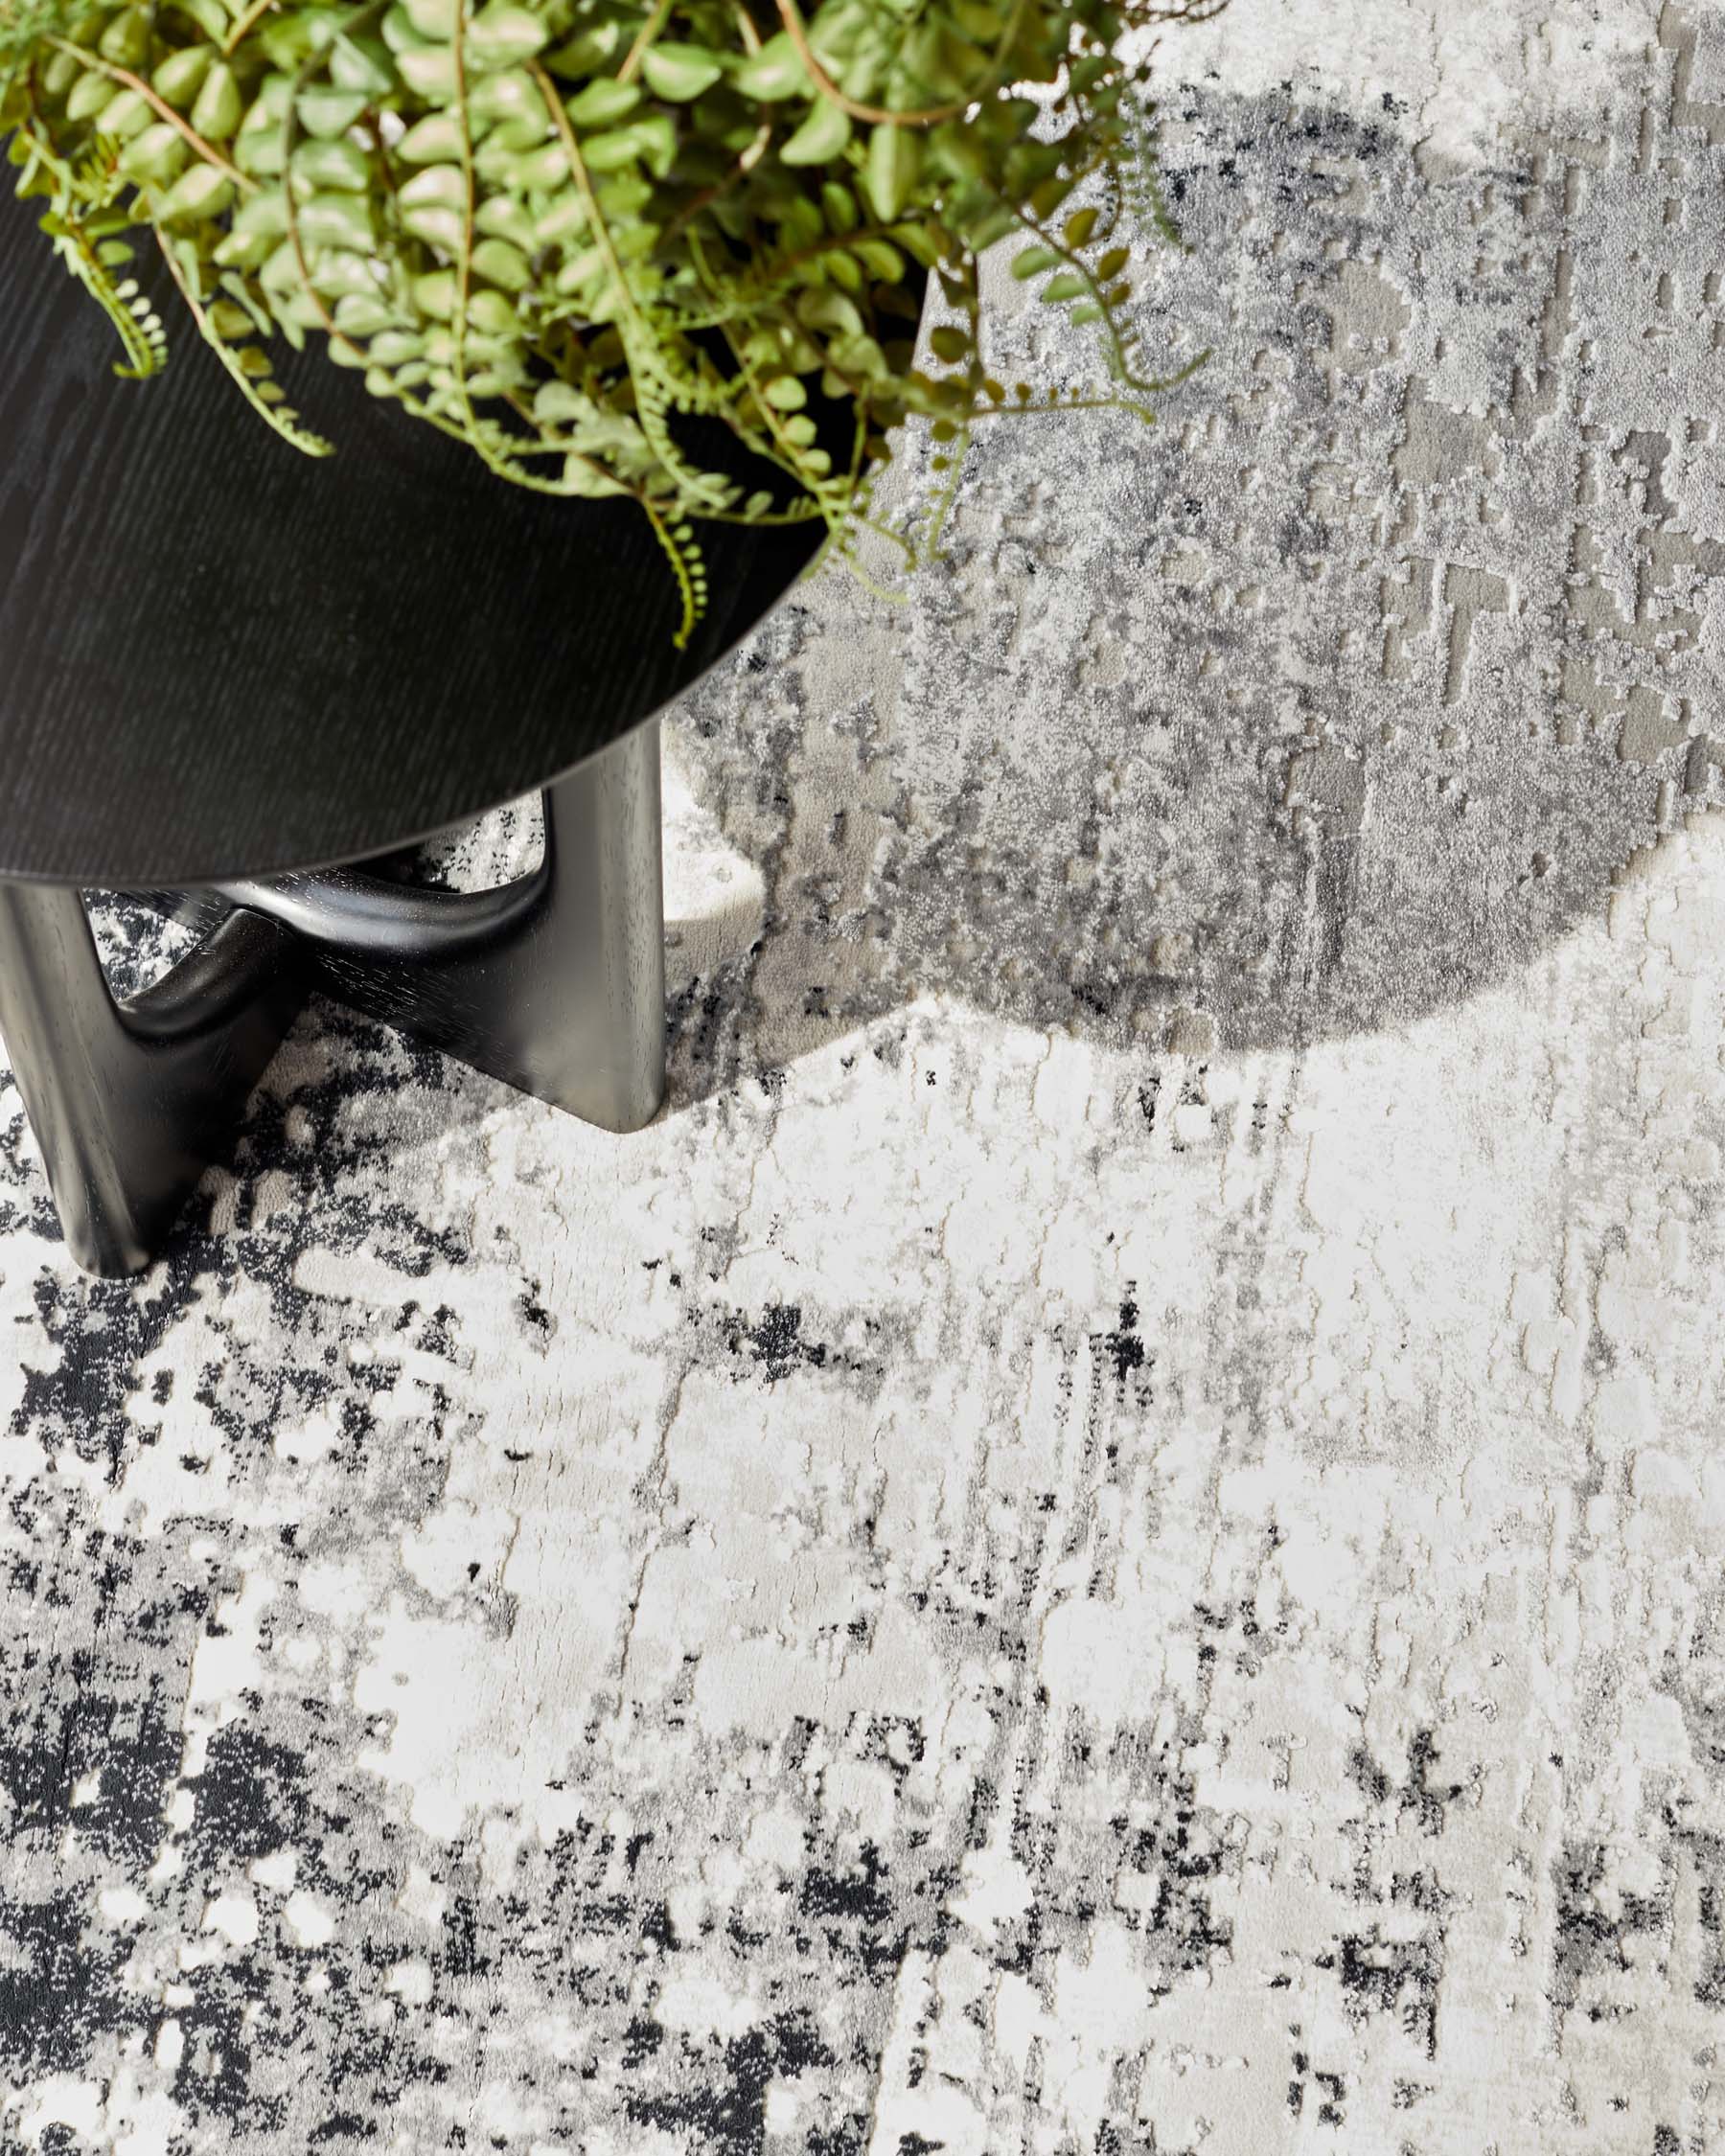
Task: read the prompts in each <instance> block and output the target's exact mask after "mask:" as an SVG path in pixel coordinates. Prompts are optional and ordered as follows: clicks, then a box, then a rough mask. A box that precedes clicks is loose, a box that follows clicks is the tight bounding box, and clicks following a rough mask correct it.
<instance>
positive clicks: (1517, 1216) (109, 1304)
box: [0, 0, 1725, 2156]
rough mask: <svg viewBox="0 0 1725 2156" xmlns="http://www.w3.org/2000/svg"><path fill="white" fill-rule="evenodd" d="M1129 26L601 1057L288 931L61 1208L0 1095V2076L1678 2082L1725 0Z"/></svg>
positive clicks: (1688, 1857) (1616, 2126) (1593, 2098)
mask: <svg viewBox="0 0 1725 2156" xmlns="http://www.w3.org/2000/svg"><path fill="white" fill-rule="evenodd" d="M1160 64H1161V80H1162V82H1163V84H1164V92H1165V95H1164V100H1163V107H1162V113H1163V122H1164V136H1163V141H1164V153H1165V158H1166V165H1167V172H1168V179H1169V188H1170V193H1171V196H1172V201H1173V207H1174V209H1175V211H1176V214H1177V215H1178V217H1179V218H1180V221H1181V223H1182V225H1183V227H1184V231H1185V234H1186V236H1187V238H1188V240H1189V241H1191V251H1190V252H1189V253H1187V254H1184V255H1177V254H1174V253H1172V252H1167V253H1164V254H1162V255H1161V256H1160V257H1159V258H1158V260H1157V264H1156V267H1155V270H1154V273H1153V274H1152V275H1150V276H1148V277H1147V278H1146V279H1145V280H1144V282H1143V286H1142V292H1141V297H1140V300H1139V302H1138V305H1139V307H1140V308H1141V310H1142V313H1143V316H1144V319H1145V322H1146V327H1147V332H1148V338H1149V344H1150V347H1151V349H1152V350H1153V351H1155V350H1162V351H1165V352H1166V354H1167V355H1168V356H1169V358H1170V359H1171V360H1173V361H1175V362H1181V361H1184V359H1186V358H1189V357H1191V356H1193V355H1194V354H1195V353H1196V352H1197V351H1199V350H1201V349H1202V348H1204V347H1206V346H1208V347H1210V348H1211V351H1212V357H1211V359H1210V361H1209V362H1208V364H1207V367H1206V368H1205V369H1204V370H1203V371H1202V372H1201V373H1200V374H1199V375H1198V376H1197V377H1195V378H1194V379H1193V380H1192V382H1191V383H1190V384H1189V385H1188V386H1187V387H1186V388H1184V389H1183V390H1182V391H1181V392H1180V393H1179V394H1178V395H1177V396H1176V397H1173V398H1171V399H1169V400H1168V401H1166V403H1165V404H1164V407H1163V412H1162V418H1161V424H1160V425H1159V426H1158V427H1157V428H1156V429H1155V430H1154V431H1146V430H1144V429H1142V428H1139V427H1138V426H1136V425H1135V424H1133V423H1131V422H1129V421H1126V420H1123V419H1119V418H1116V417H1114V416H1111V415H1106V414H1102V415H1085V416H1080V417H1075V418H1072V419H1069V420H1067V421H1065V422H1063V423H1061V424H1046V423H1041V422H1027V423H1024V424H1001V425H1000V426H999V427H997V428H995V429H994V430H993V431H992V432H989V433H988V434H987V438H986V440H985V441H983V442H982V443H981V444H980V445H979V447H978V449H977V453H976V455H975V458H974V461H973V463H972V465H971V467H970V470H969V472H968V476H967V478H966V481H965V485H964V489H963V492H962V494H961V496H960V499H959V502H958V504H957V508H956V512H955V515H954V521H953V526H952V530H951V533H950V538H949V545H948V551H947V558H946V560H945V562H944V563H943V564H942V565H941V566H939V567H937V568H935V569H933V570H931V572H929V573H928V574H927V575H926V576H925V577H924V578H923V579H922V580H921V581H920V582H919V583H918V584H917V585H915V586H914V587H913V589H912V591H911V593H910V596H909V599H908V603H907V604H904V605H896V606H895V605H890V604H887V603H885V601H883V600H882V599H880V598H878V597H876V596H874V595H871V594H870V593H869V592H868V591H866V590H864V589H863V588H862V586H860V585H857V584H855V583H854V582H852V581H850V580H848V579H847V578H846V577H845V576H844V575H843V573H842V572H839V573H835V574H823V576H822V577H821V578H820V579H819V580H818V581H816V582H815V583H814V584H811V585H805V586H802V587H800V588H799V589H798V590H797V591H796V592H795V593H794V594H793V597H792V600H791V602H790V603H789V604H788V605H787V606H786V607H785V608H783V609H782V610H781V611H780V612H779V613H778V614H777V615H776V616H774V617H773V618H772V619H771V620H770V623H769V624H768V625H767V626H766V627H765V628H764V629H763V630H762V631H761V632H760V633H759V634H758V635H757V636H756V637H755V638H754V639H753V641H752V642H751V644H750V645H749V646H748V647H747V649H746V650H745V651H743V652H742V653H740V654H738V655H737V657H736V658H735V660H734V661H732V662H729V663H727V664H726V665H725V666H724V668H723V669H722V670H721V671H720V673H719V674H718V675H717V676H715V677H712V678H710V679H709V680H708V681H707V682H706V683H705V684H703V685H702V686H701V688H700V689H699V690H698V691H697V692H696V693H694V694H693V695H691V696H690V697H689V698H688V699H687V700H686V701H685V702H684V703H683V704H682V705H681V706H680V707H679V709H678V712H677V714H676V715H675V718H674V720H673V722H671V723H670V725H669V727H668V732H667V747H666V754H667V767H668V789H669V799H670V803H671V815H670V824H669V830H668V839H667V856H668V895H669V905H670V910H671V913H672V915H673V916H674V920H675V927H674V929H673V948H672V951H671V961H670V962H671V975H672V991H673V1000H672V1013H671V1019H672V1087H671V1097H670V1100H669V1103H668V1105H667V1107H666V1110H665V1112H663V1114H662V1115H661V1116H660V1117H659V1119H658V1120H657V1121H656V1122H655V1124H653V1125H652V1126H651V1127H650V1128H649V1129H648V1130H646V1131H645V1132H643V1133H641V1134H639V1135H635V1136H632V1137H629V1138H625V1139H613V1138H610V1137H607V1136H605V1135H601V1134H598V1133H595V1132H593V1131H590V1130H587V1129H586V1128H585V1127H583V1126H582V1125H580V1124H578V1123H575V1122H572V1121H570V1120H568V1119H566V1118H563V1117H560V1116H558V1115H556V1114H555V1113H553V1112H551V1111H550V1110H548V1109H545V1108H542V1107H540V1106H539V1105H538V1104H536V1103H534V1102H531V1101H526V1100H523V1099H521V1098H519V1097H517V1096H516V1095H514V1094H512V1093H510V1092H508V1091H507V1090H506V1089H503V1088H501V1087H499V1086H497V1085H495V1084H493V1083H491V1082H489V1081H486V1080H484V1079H481V1078H479V1077H476V1076H474V1075H472V1073H469V1072H465V1071H463V1070H462V1069H460V1068H458V1067H455V1066H453V1065H451V1064H449V1063H447V1062H445V1061H443V1060H442V1059H441V1058H439V1057H438V1056H436V1055H434V1054H431V1053H428V1052H426V1051H423V1050H420V1049H417V1048H416V1047H414V1046H413V1045H412V1044H409V1043H407V1042H405V1041H404V1040H403V1039H402V1038H400V1037H398V1036H396V1035H394V1034H391V1033H388V1032H386V1031H384V1030H382V1029H380V1028H379V1027H376V1026H373V1025H370V1024H368V1023H365V1022H363V1021H359V1020H357V1019H355V1018H353V1017H351V1016H348V1015H344V1014H341V1013H338V1012H335V1011H334V1010H330V1009H326V1008H322V1007H319V1008H316V1009H314V1010H312V1011H311V1012H309V1013H308V1014H307V1015H306V1017H305V1018H304V1019H303V1020H302V1021H301V1022H300V1024H299V1025H298V1027H297V1028H296V1030H295V1032H294V1034H293V1035H292V1037H291V1038H290V1040H289V1042H288V1045H287V1047H286V1049H285V1051H284V1052H283V1054H282V1055H281V1057H280V1058H279V1060H278V1061H277V1063H276V1064H275V1066H274V1067H273V1068H272V1070H271V1072H270V1073H269V1075H268V1078H267V1080H266V1082H265V1086H264V1088H263V1089H262V1091H261V1093H260V1095H259V1097H258V1099H257V1101H256V1104H255V1110H254V1114H253V1117H252V1121H251V1124H250V1128H249V1135H248V1136H247V1138H246V1141H245V1143H244V1146H243V1148H242V1153H241V1155H240V1157H239V1159H238V1161H237V1164H236V1165H235V1167H234V1168H233V1169H232V1171H231V1172H230V1171H225V1170H224V1171H220V1172H212V1174H211V1175H210V1176H209V1178H208V1179H207V1180H206V1182H205V1184H204V1186H203V1188H202V1191H201V1193H200V1197H199V1201H198V1204H197V1206H196V1209H195V1216H194V1218H193V1220H192V1222H191V1224H190V1227H189V1230H188V1232H187V1234H186V1235H185V1236H184V1237H183V1238H182V1240H181V1241H180V1243H179V1244H178V1245H177V1246H176V1248H175V1249H174V1250H173V1253H172V1254H171V1255H170V1256H169V1257H167V1258H166V1259H165V1260H164V1261H163V1262H162V1263H160V1264H159V1265H158V1266H157V1267H156V1268H155V1269H154V1270H152V1271H151V1272H150V1273H149V1274H147V1275H145V1276H144V1277H143V1278H142V1279H141V1280H139V1281H137V1282H135V1283H129V1284H124V1285H114V1284H98V1283H93V1282H90V1281H88V1280H86V1279H84V1278H82V1277H81V1275H79V1274H78V1273H76V1272H75V1271H74V1270H73V1269H72V1268H71V1266H70V1265H69V1263H68V1262H67V1260H66V1258H65V1255H64V1252H63V1250H62V1248H61V1246H60V1244H59V1242H58V1237H57V1234H56V1231H55V1228H54V1224H53V1216H52V1213H51V1210H50V1208H49V1205H48V1203H47V1198H46V1192H45V1187H44V1184H43V1181H42V1179H41V1175H40V1171H39V1167H38V1164H37V1159H36V1156H35V1152H34V1146H33V1143H32V1141H31V1139H30V1137H29V1135H28V1132H27V1130H26V1127H25V1124H24V1120H23V1116H22V1112H21V1110H20V1108H19V1105H18V1100H17V1095H16V1092H15V1090H14V1089H12V1088H11V1086H10V1084H9V1085H8V1086H7V1087H6V1088H5V1089H4V1090H0V1337H3V1340H4V1351H3V1352H0V1496H3V1498H4V1503H3V1506H0V1581H3V1583H4V1584H3V1586H0V2147H3V2148H5V2149H6V2150H7V2151H9V2152H10V2151H12V2150H28V2151H33V2152H34V2151H41V2152H43V2156H95V2152H101V2156H217V2152H221V2156H265V2152H269V2156H276V2152H288V2151H291V2152H293V2156H302V2152H311V2151H316V2152H320V2156H430V2152H433V2151H445V2150H450V2151H454V2150H464V2151H470V2152H478V2151H494V2150H495V2151H503V2152H507V2156H684V2152H688V2156H694V2152H697V2151H700V2152H702V2156H780V2152H785V2156H790V2152H792V2151H795V2152H797V2156H935V2152H943V2156H985V2152H989V2156H992V2152H1001V2156H1017V2152H1021V2151H1023V2152H1026V2156H1029V2152H1035V2156H1197V2152H1199V2151H1203V2152H1204V2156H1279V2152H1283V2151H1286V2152H1289V2156H1293V2152H1296V2151H1307V2150H1322V2151H1326V2152H1328V2151H1334V2152H1337V2156H1526V2152H1529V2151H1551V2152H1553V2156H1559V2152H1560V2156H1709V2152H1714V2151H1717V2150H1719V2149H1721V2148H1725V1571H1722V1568H1721V1550H1722V1549H1725V1412H1722V1410H1725V1386H1722V1382H1721V1375H1720V1371H1721V1358H1722V1355H1725V1247H1722V1245H1725V1210H1722V1207H1721V1199H1722V1197H1725V1180H1722V1171H1721V1162H1722V1154H1721V1148H1722V1146H1725V1062H1722V1049H1725V994H1722V990H1725V815H1721V814H1719V813H1718V806H1717V805H1718V804H1719V802H1720V797H1721V768H1720V767H1721V765H1722V764H1725V709H1722V708H1721V699H1720V681H1721V669H1722V667H1725V441H1722V440H1721V423H1722V421H1725V352H1722V349H1721V348H1722V347H1725V11H1721V10H1719V9H1717V8H1715V7H1713V6H1710V5H1705V4H1703V0H1687V4H1671V5H1662V4H1661V0H1645V4H1644V0H1590V4H1585V5H1584V4H1582V0H1498V4H1495V5H1484V4H1483V0H1450V4H1447V5H1438V4H1437V0H1348V4H1346V5H1344V4H1342V0H1285V4H1277V0H1236V4H1235V6H1234V8H1233V9H1232V11H1230V14H1228V15H1227V16H1225V17H1223V18H1222V19H1221V20H1220V21H1218V22H1217V23H1215V24H1214V25H1212V26H1210V27H1207V28H1206V29H1204V30H1202V31H1194V32H1191V33H1188V34H1184V35H1175V34H1169V35H1168V36H1167V37H1166V38H1165V39H1164V41H1163V45H1162V48H1161V63H1160ZM996 285H997V287H998V290H997V296H998V299H999V302H1000V310H1001V314H1002V316H1003V326H1002V328H1001V331H1000V336H1001V340H1002V351H1003V355H1004V364H1005V365H1008V366H1011V367H1012V368H1013V369H1015V370H1016V371H1022V372H1024V373H1026V374H1032V375H1034V376H1035V377H1036V378H1039V379H1043V380H1048V379H1057V380H1069V381H1072V382H1074V383H1079V382H1084V381H1086V380H1089V379H1090V378H1092V375H1093V371H1094V362H1093V359H1092V356H1091V354H1090V351H1089V348H1088V347H1087V346H1085V345H1084V344H1083V342H1082V340H1081V337H1080V336H1078V335H1075V334H1073V333H1071V332H1069V330H1067V329H1066V328H1064V327H1063V326H1062V325H1061V324H1060V323H1058V322H1057V321H1055V320H1053V319H1052V317H1051V314H1050V313H1049V311H1048V310H1042V311H1038V310H1035V309H1034V308H1033V307H1032V306H1031V305H1030V304H1029V303H1028V302H1027V301H1026V300H1025V298H1024V295H1023V292H1022V290H1021V289H1020V288H1019V287H1015V286H1013V284H1012V281H1011V279H1010V278H1009V277H1008V276H1006V275H1005V274H1004V272H1003V271H1002V273H1001V274H1000V277H998V278H997V280H996ZM1008 378H1010V376H1009V377H1008ZM913 461H914V460H913ZM528 821H529V819H528V818H526V817H524V816H521V815H517V816H516V817H514V818H513V819H511V818H503V819H498V820H495V821H494V822H493V823H492V824H491V825H490V826H489V827H488V829H487V831H486V833H485V834H483V835H482V837H481V838H480V839H479V840H477V841H474V842H473V843H472V844H471V845H469V846H468V847H467V848H466V849H465V853H464V855H463V857H462V859H461V860H458V861H457V863H456V864H455V865H456V867H457V868H459V869H460V870H461V871H462V872H463V873H469V874H478V873H486V872H488V869H487V863H488V861H489V862H490V863H491V868H492V869H493V870H495V861H496V860H497V859H500V858H501V855H502V853H503V852H505V851H507V849H508V847H509V846H510V845H512V844H515V843H517V842H520V843H528V844H530V843H531V832H530V830H528V829H527V828H526V826H527V823H528ZM488 849H489V852H488ZM163 932H164V931H162V930H160V929H156V928H154V927H152V926H150V924H149V923H148V922H147V921H146V920H145V919H144V918H143V917H142V916H139V915H136V914H131V913H128V912H127V911H125V910H124V909H120V908H110V909H109V910H108V911H107V912H106V914H105V915H104V933H105V935H106V936H107V938H108V944H109V950H110V953H111V957H112V962H113V965H114V968H115V971H116V975H117V976H118V977H120V978H121V979H122V980H125V979H128V978H136V977H138V975H140V974H141V973H143V972H146V971H148V970H149V969H150V967H151V966H153V965H155V964H156V963H158V962H159V960H160V958H161V956H162V955H163V949H162V942H161V938H162V934H163Z"/></svg>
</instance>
